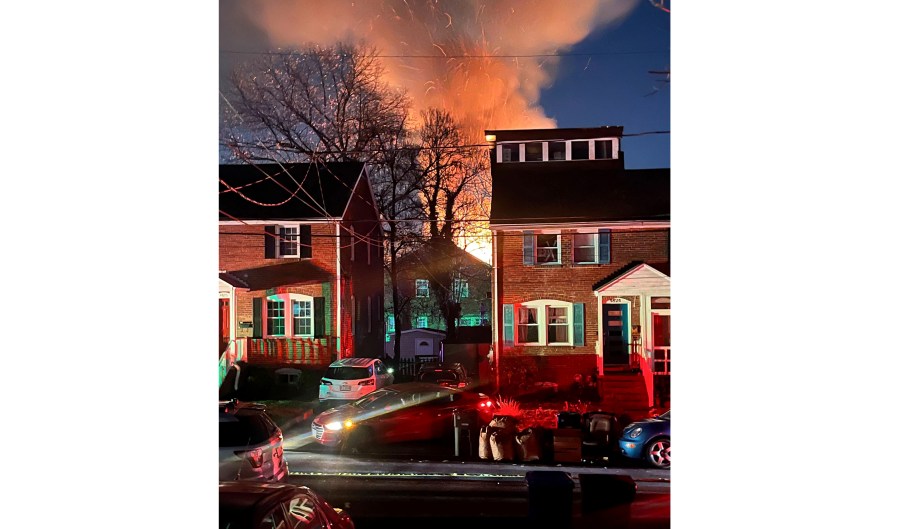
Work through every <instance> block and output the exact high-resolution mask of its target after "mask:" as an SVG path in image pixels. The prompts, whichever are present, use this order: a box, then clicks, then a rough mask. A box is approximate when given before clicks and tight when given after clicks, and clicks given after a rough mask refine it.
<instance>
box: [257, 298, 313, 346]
mask: <svg viewBox="0 0 900 529" xmlns="http://www.w3.org/2000/svg"><path fill="white" fill-rule="evenodd" d="M265 301H266V303H265V305H263V307H261V308H262V314H261V316H262V320H263V323H262V325H263V328H262V336H263V338H313V337H314V336H315V335H316V312H315V311H316V304H315V302H314V301H313V297H312V296H308V295H306V294H270V295H268V296H266V297H265ZM269 301H281V302H282V303H284V334H269ZM294 301H305V302H307V303H309V334H297V333H295V332H294Z"/></svg>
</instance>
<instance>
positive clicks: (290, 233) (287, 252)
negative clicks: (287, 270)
mask: <svg viewBox="0 0 900 529" xmlns="http://www.w3.org/2000/svg"><path fill="white" fill-rule="evenodd" d="M299 236H300V228H299V227H297V226H279V227H278V256H279V257H299V256H300V245H299V244H298V240H297V239H298V237H299Z"/></svg>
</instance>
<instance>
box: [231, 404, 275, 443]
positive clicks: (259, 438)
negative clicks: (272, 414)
mask: <svg viewBox="0 0 900 529" xmlns="http://www.w3.org/2000/svg"><path fill="white" fill-rule="evenodd" d="M235 419H236V420H235ZM277 431H278V427H277V426H276V425H275V423H273V422H272V421H271V420H270V419H269V418H268V417H266V415H265V414H262V413H252V414H241V413H240V412H239V413H238V414H237V415H230V416H228V418H227V419H226V420H224V421H223V420H220V421H219V447H220V448H221V447H237V446H248V445H257V444H260V443H265V442H266V441H268V440H269V439H270V438H271V437H272V436H274V435H275V434H276V432H277Z"/></svg>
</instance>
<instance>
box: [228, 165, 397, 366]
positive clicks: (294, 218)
mask: <svg viewBox="0 0 900 529" xmlns="http://www.w3.org/2000/svg"><path fill="white" fill-rule="evenodd" d="M219 178H220V183H219V190H220V193H219V310H220V333H219V334H220V347H219V354H220V372H221V370H222V369H223V368H227V366H229V365H230V364H231V363H233V362H234V361H235V360H239V359H243V360H246V361H248V362H251V363H270V364H296V365H307V366H317V367H322V366H327V365H328V364H329V363H330V362H331V361H333V360H334V359H336V358H345V357H352V356H359V357H377V356H379V355H380V354H381V345H382V337H383V336H384V322H383V316H382V315H383V314H384V309H383V306H384V291H383V288H384V279H383V278H384V272H383V259H384V257H383V251H382V250H383V244H382V243H383V233H382V230H381V224H380V221H379V218H380V215H379V212H378V208H377V206H376V205H375V200H374V198H373V195H372V191H371V188H370V186H369V178H368V172H367V169H366V168H365V166H364V165H363V164H362V163H356V162H341V163H326V164H284V165H279V164H257V165H220V166H219Z"/></svg>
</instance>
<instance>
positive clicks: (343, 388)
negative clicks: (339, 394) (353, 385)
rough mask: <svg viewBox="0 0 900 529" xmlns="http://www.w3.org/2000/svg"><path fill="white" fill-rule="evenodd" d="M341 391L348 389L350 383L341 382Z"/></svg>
mask: <svg viewBox="0 0 900 529" xmlns="http://www.w3.org/2000/svg"><path fill="white" fill-rule="evenodd" d="M341 391H350V384H347V385H344V384H341Z"/></svg>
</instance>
